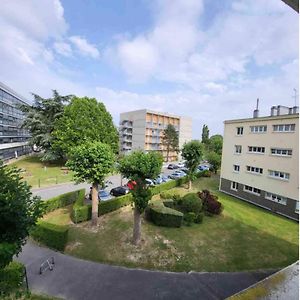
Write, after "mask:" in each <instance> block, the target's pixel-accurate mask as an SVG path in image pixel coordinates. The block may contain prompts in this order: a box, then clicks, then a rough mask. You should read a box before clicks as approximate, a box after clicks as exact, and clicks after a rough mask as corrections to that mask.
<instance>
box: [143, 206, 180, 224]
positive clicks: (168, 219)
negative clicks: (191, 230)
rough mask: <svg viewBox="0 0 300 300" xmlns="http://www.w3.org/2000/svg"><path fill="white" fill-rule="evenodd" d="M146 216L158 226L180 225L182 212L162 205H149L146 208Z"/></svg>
mask: <svg viewBox="0 0 300 300" xmlns="http://www.w3.org/2000/svg"><path fill="white" fill-rule="evenodd" d="M146 217H147V219H148V220H150V221H152V222H153V223H154V224H155V225H158V226H166V227H180V226H181V225H182V219H183V214H182V213H181V212H179V211H177V210H175V209H172V208H169V207H165V206H164V205H150V206H148V207H147V209H146Z"/></svg>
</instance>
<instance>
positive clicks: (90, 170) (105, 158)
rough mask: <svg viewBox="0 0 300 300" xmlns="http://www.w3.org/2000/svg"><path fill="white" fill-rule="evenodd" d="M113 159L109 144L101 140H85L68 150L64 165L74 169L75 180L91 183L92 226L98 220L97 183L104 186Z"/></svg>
mask: <svg viewBox="0 0 300 300" xmlns="http://www.w3.org/2000/svg"><path fill="white" fill-rule="evenodd" d="M114 161H115V157H114V154H113V152H112V150H111V148H110V146H109V145H107V144H103V143H101V142H85V143H83V144H81V145H79V146H76V147H75V148H73V150H72V151H71V152H70V155H69V160H68V161H67V164H66V165H67V167H69V168H70V169H71V170H72V171H74V173H75V178H76V179H77V182H83V181H87V182H90V183H92V226H96V225H97V220H98V191H99V185H100V186H101V187H102V186H104V180H105V177H106V176H107V175H108V174H109V172H110V171H111V170H112V168H113V164H114Z"/></svg>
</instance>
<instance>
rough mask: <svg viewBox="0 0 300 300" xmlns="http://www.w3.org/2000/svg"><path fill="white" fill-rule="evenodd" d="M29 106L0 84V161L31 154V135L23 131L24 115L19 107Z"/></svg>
mask: <svg viewBox="0 0 300 300" xmlns="http://www.w3.org/2000/svg"><path fill="white" fill-rule="evenodd" d="M20 104H28V103H27V102H26V100H25V99H24V98H23V97H21V96H19V95H18V94H17V93H16V92H14V91H13V90H11V89H10V88H9V87H7V86H6V85H4V84H3V83H1V82H0V159H2V160H8V159H11V158H16V157H18V156H20V155H24V154H27V153H29V152H30V150H31V147H30V146H28V145H27V143H28V139H29V137H30V136H29V133H28V131H27V130H25V129H22V128H21V125H22V121H23V119H24V115H23V113H22V112H21V111H20V109H19V108H18V106H19V105H20Z"/></svg>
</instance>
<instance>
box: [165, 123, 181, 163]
mask: <svg viewBox="0 0 300 300" xmlns="http://www.w3.org/2000/svg"><path fill="white" fill-rule="evenodd" d="M162 144H163V145H164V146H166V147H167V161H169V153H170V151H176V152H178V151H179V150H178V147H179V140H178V132H177V131H176V129H175V127H174V126H173V125H171V124H168V126H167V128H166V129H165V130H164V132H163V137H162Z"/></svg>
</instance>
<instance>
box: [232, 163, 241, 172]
mask: <svg viewBox="0 0 300 300" xmlns="http://www.w3.org/2000/svg"><path fill="white" fill-rule="evenodd" d="M233 171H234V172H236V173H238V172H239V171H240V166H239V165H233Z"/></svg>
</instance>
